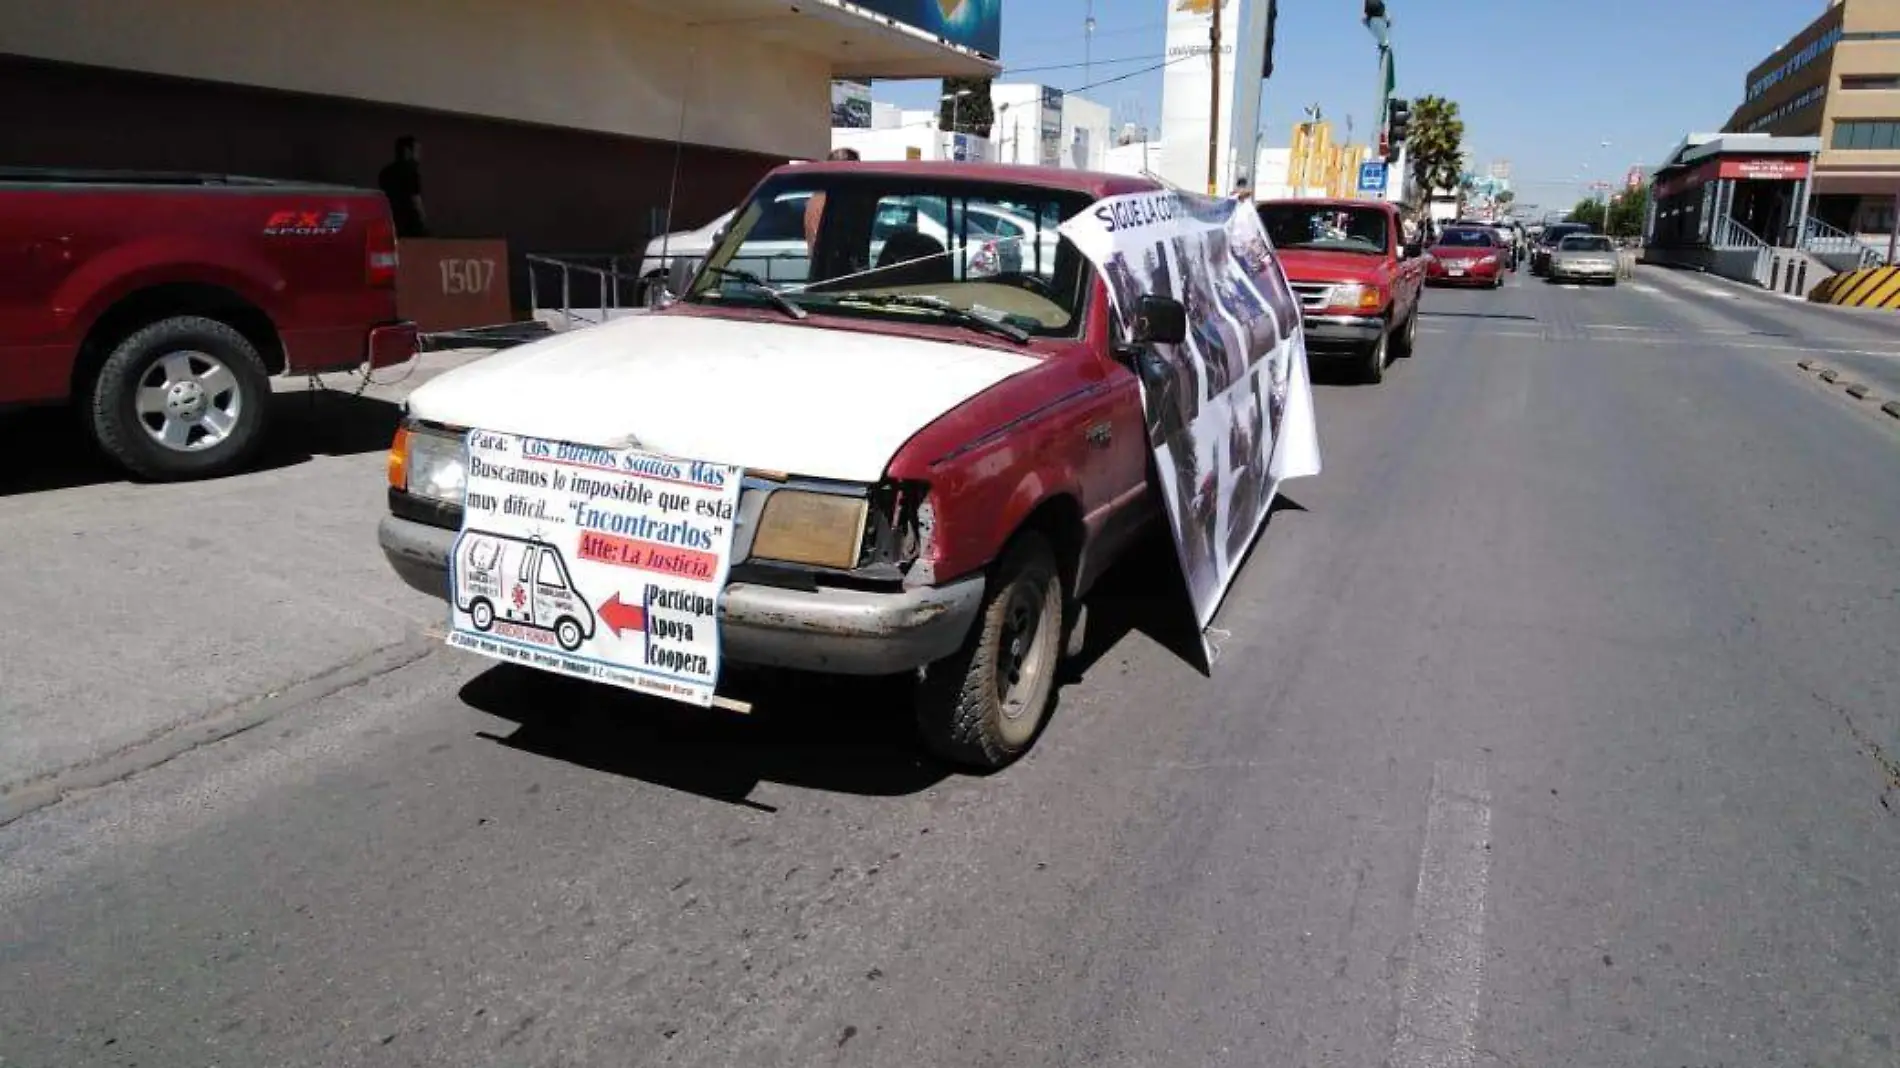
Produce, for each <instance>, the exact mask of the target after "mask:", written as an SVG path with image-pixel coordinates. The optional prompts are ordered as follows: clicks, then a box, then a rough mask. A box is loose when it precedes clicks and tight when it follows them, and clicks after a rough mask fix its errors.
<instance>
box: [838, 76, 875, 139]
mask: <svg viewBox="0 0 1900 1068" xmlns="http://www.w3.org/2000/svg"><path fill="white" fill-rule="evenodd" d="M831 125H832V128H833V129H843V130H868V129H870V128H871V83H870V82H864V81H838V82H832V83H831Z"/></svg>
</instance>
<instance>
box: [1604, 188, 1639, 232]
mask: <svg viewBox="0 0 1900 1068" xmlns="http://www.w3.org/2000/svg"><path fill="white" fill-rule="evenodd" d="M1648 214H1649V187H1648V186H1646V185H1639V186H1637V187H1636V188H1635V189H1632V190H1630V191H1629V192H1627V193H1623V194H1620V195H1618V196H1617V197H1616V198H1615V199H1614V200H1611V201H1610V225H1609V227H1608V231H1609V233H1610V234H1612V235H1613V236H1616V237H1634V236H1636V235H1637V234H1640V233H1642V232H1643V220H1644V218H1645V217H1646V216H1648Z"/></svg>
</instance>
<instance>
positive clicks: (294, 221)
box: [264, 211, 350, 237]
mask: <svg viewBox="0 0 1900 1068" xmlns="http://www.w3.org/2000/svg"><path fill="white" fill-rule="evenodd" d="M349 221H350V213H349V212H347V211H278V212H272V213H271V217H270V218H269V219H267V220H265V222H264V233H265V235H266V236H269V237H328V236H330V235H332V234H340V233H342V232H343V225H344V224H345V223H347V222H349Z"/></svg>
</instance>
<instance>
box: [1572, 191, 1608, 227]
mask: <svg viewBox="0 0 1900 1068" xmlns="http://www.w3.org/2000/svg"><path fill="white" fill-rule="evenodd" d="M1570 221H1571V222H1577V223H1583V224H1585V225H1587V226H1589V227H1590V228H1591V229H1594V230H1596V231H1598V232H1599V233H1601V232H1602V230H1603V202H1602V201H1600V200H1589V199H1585V200H1579V201H1577V206H1576V207H1574V208H1571V209H1570Z"/></svg>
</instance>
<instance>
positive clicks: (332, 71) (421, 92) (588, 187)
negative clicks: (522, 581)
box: [0, 0, 1000, 284]
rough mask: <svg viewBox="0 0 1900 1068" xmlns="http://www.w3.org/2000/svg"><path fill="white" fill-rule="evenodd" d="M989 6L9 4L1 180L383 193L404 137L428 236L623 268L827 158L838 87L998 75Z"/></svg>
mask: <svg viewBox="0 0 1900 1068" xmlns="http://www.w3.org/2000/svg"><path fill="white" fill-rule="evenodd" d="M999 7H1000V0H980V2H973V3H971V4H968V5H964V6H963V7H962V8H960V9H959V10H960V11H962V12H964V14H965V15H966V16H967V15H968V14H969V12H975V13H976V14H977V15H980V16H982V17H983V18H982V20H981V24H980V25H975V26H969V27H966V26H962V25H959V26H954V27H953V26H949V25H944V26H925V25H918V24H912V23H908V22H905V21H903V20H902V19H900V18H898V17H896V16H894V15H892V14H890V13H889V12H893V11H896V12H900V13H901V11H909V10H912V9H913V8H916V9H917V10H923V8H922V7H919V6H918V5H914V4H912V5H908V6H906V5H899V4H896V3H893V2H892V0H857V2H855V3H852V4H848V5H847V4H844V3H840V2H839V0H806V2H804V3H801V4H798V5H795V6H793V5H787V4H784V3H782V2H776V0H694V2H693V3H690V4H682V3H679V2H677V0H542V2H539V3H534V4H524V3H519V2H515V0H454V2H447V0H323V2H321V3H317V2H313V0H59V2H57V3H5V4H0V100H4V101H6V112H7V114H6V118H5V120H4V130H5V132H4V134H0V166H26V167H71V168H82V167H83V168H107V169H139V170H169V171H198V172H217V173H237V174H248V175H254V176H258V177H267V178H283V179H293V180H309V181H323V182H333V183H340V184H347V185H355V186H365V187H373V186H374V185H375V183H376V178H377V173H378V171H379V170H380V169H381V167H382V166H383V164H384V163H386V162H387V161H388V160H389V159H390V157H391V154H392V145H393V143H394V141H395V139H396V138H397V137H398V136H401V135H405V134H408V135H414V136H416V137H418V138H420V140H421V142H422V145H423V151H424V156H423V160H422V164H421V167H422V174H423V199H424V202H425V204H426V206H427V209H428V213H429V217H430V218H429V221H430V224H431V228H432V229H433V230H435V231H436V232H437V233H438V234H441V235H444V236H449V237H468V238H503V239H506V240H507V241H508V243H509V246H510V249H511V251H512V252H513V253H514V255H515V258H516V262H517V267H518V266H519V257H520V255H521V254H522V253H524V252H552V253H583V252H626V251H629V250H635V249H639V248H640V247H642V246H643V245H644V243H645V241H646V239H647V238H648V237H649V236H651V235H653V234H656V233H660V232H663V231H664V230H665V229H669V228H679V227H683V226H693V225H698V224H700V223H703V222H705V221H707V220H708V219H711V218H713V217H714V216H716V215H718V214H719V213H720V212H723V211H724V210H726V209H727V208H730V207H731V206H732V205H733V204H734V203H735V202H736V201H737V200H738V199H739V198H741V197H742V196H743V195H744V194H745V193H746V191H747V190H748V189H749V188H750V187H751V185H752V184H753V183H754V182H756V181H757V180H758V179H759V177H760V176H761V175H763V174H764V173H765V172H766V171H767V170H768V169H770V168H771V167H773V166H776V165H779V164H782V163H784V162H786V161H787V160H791V159H810V158H816V157H819V156H822V155H824V153H825V152H826V151H827V150H828V149H829V148H830V145H831V131H830V125H831V124H830V117H829V108H828V106H827V103H828V99H829V96H830V91H831V84H832V81H833V80H834V79H836V78H844V77H884V78H922V77H945V76H962V77H985V76H991V75H993V74H995V73H996V71H997V64H996V62H995V60H994V58H993V56H992V55H986V54H985V53H983V52H981V51H979V50H977V49H976V48H974V47H971V46H970V45H968V44H965V43H959V40H960V38H959V37H958V36H957V35H959V34H962V35H964V37H966V38H967V40H969V41H972V42H976V43H979V44H981V43H986V42H988V41H990V40H991V39H993V37H994V34H993V33H991V32H990V30H992V29H993V28H994V27H993V25H991V24H992V23H994V22H996V21H997V20H998V19H999V18H1000V14H999V11H998V9H999ZM917 18H918V19H921V16H917ZM989 47H994V46H993V45H990V46H989ZM669 210H670V212H671V222H672V226H671V227H668V225H667V224H668V221H669V220H668V212H669ZM515 273H516V276H517V277H516V281H517V284H519V280H520V279H519V275H520V274H521V273H522V272H520V271H519V270H517V272H515Z"/></svg>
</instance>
